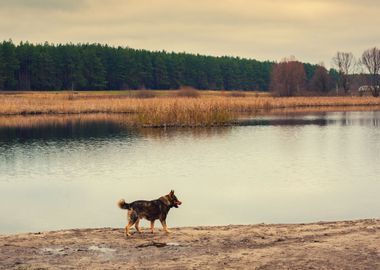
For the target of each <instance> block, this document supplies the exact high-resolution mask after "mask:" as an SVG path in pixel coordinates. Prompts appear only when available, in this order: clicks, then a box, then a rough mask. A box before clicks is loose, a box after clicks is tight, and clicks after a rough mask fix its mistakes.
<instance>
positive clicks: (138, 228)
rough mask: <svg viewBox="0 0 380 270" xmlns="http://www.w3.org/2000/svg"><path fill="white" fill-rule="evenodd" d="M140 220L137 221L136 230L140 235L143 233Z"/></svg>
mask: <svg viewBox="0 0 380 270" xmlns="http://www.w3.org/2000/svg"><path fill="white" fill-rule="evenodd" d="M139 225H140V219H137V221H136V223H135V228H136V231H138V232H139V233H142V231H141V229H140V227H139Z"/></svg>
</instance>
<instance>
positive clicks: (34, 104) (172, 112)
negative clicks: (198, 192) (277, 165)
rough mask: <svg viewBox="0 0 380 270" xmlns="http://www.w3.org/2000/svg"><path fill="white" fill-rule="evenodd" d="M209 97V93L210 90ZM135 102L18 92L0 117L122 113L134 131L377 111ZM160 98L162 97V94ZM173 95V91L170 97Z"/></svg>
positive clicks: (286, 101)
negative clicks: (246, 117)
mask: <svg viewBox="0 0 380 270" xmlns="http://www.w3.org/2000/svg"><path fill="white" fill-rule="evenodd" d="M210 92H211V91H210ZM158 93H159V94H158V95H157V97H155V98H147V99H138V98H135V97H134V96H133V95H128V94H126V92H120V93H110V94H109V93H106V92H101V93H99V92H98V93H93V92H79V93H70V92H53V93H49V92H32V93H29V92H24V93H18V94H14V93H8V94H1V95H0V115H20V114H21V115H32V114H42V115H52V114H55V115H58V114H90V113H123V114H125V113H127V114H131V117H130V119H131V120H130V122H131V123H133V124H136V125H140V126H213V125H224V124H228V123H230V122H231V121H233V120H235V119H236V118H237V117H238V115H239V114H242V113H255V112H258V111H263V110H265V111H270V110H278V109H305V110H307V109H310V108H314V109H318V110H320V111H322V110H324V109H323V108H332V107H346V108H352V109H351V110H354V109H355V108H356V107H357V106H361V107H363V106H364V107H365V106H380V98H373V97H292V98H277V97H270V96H261V95H257V94H255V95H253V94H249V95H247V96H245V97H231V96H229V95H226V94H225V93H223V92H215V91H212V93H213V94H212V95H211V94H210V93H209V91H207V92H205V94H203V93H202V95H201V97H200V98H188V97H177V96H175V95H174V94H170V95H166V94H165V95H163V94H162V93H161V92H158ZM165 93H166V92H165ZM171 93H173V92H171Z"/></svg>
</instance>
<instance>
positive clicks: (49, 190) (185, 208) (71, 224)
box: [0, 112, 380, 234]
mask: <svg viewBox="0 0 380 270" xmlns="http://www.w3.org/2000/svg"><path fill="white" fill-rule="evenodd" d="M0 124H1V123H0ZM170 189H175V190H176V193H177V196H178V198H179V199H181V200H182V201H183V205H182V206H181V207H180V208H179V209H173V210H171V212H170V214H169V217H168V224H169V226H193V225H224V224H248V223H261V222H265V223H293V222H312V221H320V220H341V219H357V218H375V217H379V209H380V196H379V191H380V112H350V113H347V112H346V113H325V114H310V115H298V116H271V117H261V118H255V119H250V120H249V119H247V120H246V121H245V122H244V124H243V125H242V126H239V127H229V128H215V129H192V130H191V129H190V130H188V129H181V130H166V131H165V130H133V129H129V128H127V127H125V126H123V125H120V124H117V123H114V122H107V121H99V122H97V121H90V122H83V121H74V122H70V123H67V124H62V123H61V124H58V125H57V124H46V125H41V126H38V127H16V128H14V127H13V128H5V127H0V234H1V233H3V234H4V233H17V232H29V231H44V230H56V229H64V228H84V227H122V226H124V224H125V222H126V212H125V211H122V210H120V209H118V208H117V206H116V202H117V201H118V200H119V199H120V198H124V199H125V200H126V201H133V200H137V199H156V198H158V197H159V196H161V195H164V194H166V193H168V192H169V191H170ZM143 226H148V223H147V222H144V223H143Z"/></svg>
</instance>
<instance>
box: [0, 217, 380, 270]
mask: <svg viewBox="0 0 380 270" xmlns="http://www.w3.org/2000/svg"><path fill="white" fill-rule="evenodd" d="M0 268H1V269H293V270H296V269H356V270H357V269H371V270H373V269H380V220H373V219H368V220H357V221H340V222H321V223H311V224H287V225H282V224H280V225H266V224H258V225H244V226H238V225H230V226H219V227H191V228H190V227H189V228H173V229H172V233H171V234H169V235H166V234H165V233H163V232H162V231H161V230H159V231H157V232H156V233H155V234H154V235H152V234H150V233H148V232H147V231H146V232H144V233H143V234H138V233H136V232H134V233H133V235H132V237H130V238H128V239H125V238H124V236H123V229H121V228H120V229H116V228H100V229H74V230H62V231H55V232H43V233H28V234H18V235H8V236H0Z"/></svg>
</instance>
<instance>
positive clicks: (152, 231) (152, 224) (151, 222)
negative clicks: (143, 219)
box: [150, 220, 154, 233]
mask: <svg viewBox="0 0 380 270" xmlns="http://www.w3.org/2000/svg"><path fill="white" fill-rule="evenodd" d="M150 232H151V233H154V220H151V221H150Z"/></svg>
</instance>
